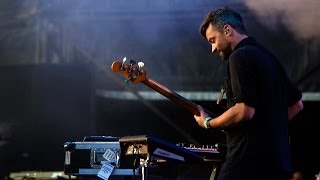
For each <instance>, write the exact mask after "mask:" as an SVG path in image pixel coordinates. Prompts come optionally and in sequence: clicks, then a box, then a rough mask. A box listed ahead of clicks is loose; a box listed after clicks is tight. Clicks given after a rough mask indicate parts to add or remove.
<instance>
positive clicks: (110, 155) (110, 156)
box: [102, 149, 117, 163]
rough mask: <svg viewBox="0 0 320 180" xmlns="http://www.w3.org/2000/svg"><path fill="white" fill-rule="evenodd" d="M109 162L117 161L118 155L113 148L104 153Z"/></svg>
mask: <svg viewBox="0 0 320 180" xmlns="http://www.w3.org/2000/svg"><path fill="white" fill-rule="evenodd" d="M102 156H103V157H104V158H105V159H106V160H107V161H108V162H109V163H116V162H117V155H116V153H115V152H113V151H112V150H111V149H107V150H106V152H104V154H103V155H102Z"/></svg>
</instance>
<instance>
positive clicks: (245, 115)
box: [194, 103, 255, 128]
mask: <svg viewBox="0 0 320 180" xmlns="http://www.w3.org/2000/svg"><path fill="white" fill-rule="evenodd" d="M198 109H199V111H200V114H201V115H200V116H197V115H194V118H195V119H196V121H197V122H198V124H199V125H200V126H202V127H204V120H205V119H206V118H207V117H209V116H208V115H207V114H206V113H205V112H204V111H203V109H202V107H201V106H198ZM254 113H255V109H254V108H252V107H250V106H248V105H246V104H244V103H236V105H234V106H232V107H231V108H229V109H228V110H227V111H225V112H224V113H223V114H221V115H220V116H218V117H216V118H214V119H212V120H211V121H209V125H210V127H212V128H225V127H228V126H232V125H234V124H237V123H239V122H241V121H246V120H250V119H252V117H253V115H254Z"/></svg>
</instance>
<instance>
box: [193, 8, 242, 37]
mask: <svg viewBox="0 0 320 180" xmlns="http://www.w3.org/2000/svg"><path fill="white" fill-rule="evenodd" d="M209 24H212V25H213V27H215V28H216V30H218V31H221V32H222V31H223V26H224V25H226V24H229V25H230V26H231V27H233V28H234V29H235V30H236V31H237V32H238V33H240V34H247V32H246V29H245V27H244V24H243V20H242V17H241V15H240V14H239V13H238V12H236V11H234V10H232V9H230V8H228V7H223V8H220V9H217V10H215V11H211V12H209V13H208V15H207V16H206V17H205V18H204V20H203V22H202V24H201V26H200V29H199V31H200V34H201V35H202V36H203V37H204V38H205V39H206V31H207V28H208V27H209Z"/></svg>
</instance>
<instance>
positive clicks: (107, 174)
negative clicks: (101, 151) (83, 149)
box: [98, 161, 114, 180]
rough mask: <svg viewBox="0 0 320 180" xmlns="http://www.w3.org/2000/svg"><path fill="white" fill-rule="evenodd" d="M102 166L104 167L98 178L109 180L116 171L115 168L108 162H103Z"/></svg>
mask: <svg viewBox="0 0 320 180" xmlns="http://www.w3.org/2000/svg"><path fill="white" fill-rule="evenodd" d="M101 164H102V166H101V169H100V170H99V172H98V177H100V178H102V179H105V180H106V179H109V177H110V175H111V173H112V171H113V169H114V166H113V165H111V164H109V163H108V162H106V161H101Z"/></svg>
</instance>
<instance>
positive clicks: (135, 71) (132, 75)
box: [111, 58, 147, 83]
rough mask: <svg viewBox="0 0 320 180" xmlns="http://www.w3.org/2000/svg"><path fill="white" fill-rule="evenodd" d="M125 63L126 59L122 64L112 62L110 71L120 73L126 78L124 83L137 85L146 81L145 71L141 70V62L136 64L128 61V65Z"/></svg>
mask: <svg viewBox="0 0 320 180" xmlns="http://www.w3.org/2000/svg"><path fill="white" fill-rule="evenodd" d="M125 61H126V58H124V59H123V61H122V62H120V61H115V62H113V63H112V65H111V70H112V71H113V72H120V73H121V74H122V75H123V76H124V77H125V78H126V80H125V82H128V81H131V82H132V83H139V82H142V81H145V80H147V77H146V71H145V70H144V69H143V68H142V67H143V66H144V64H143V62H138V63H136V62H135V61H134V60H130V62H129V63H125Z"/></svg>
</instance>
